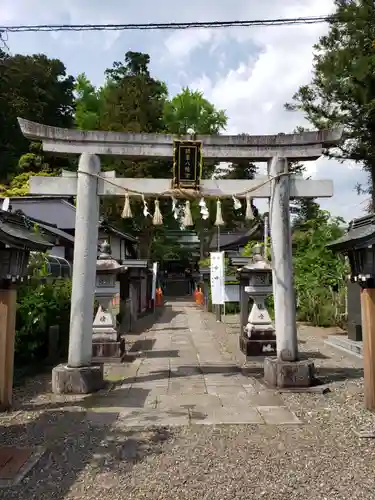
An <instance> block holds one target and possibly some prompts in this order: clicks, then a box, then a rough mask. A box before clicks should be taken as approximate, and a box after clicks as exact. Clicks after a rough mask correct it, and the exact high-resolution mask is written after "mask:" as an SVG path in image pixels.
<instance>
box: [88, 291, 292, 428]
mask: <svg viewBox="0 0 375 500" xmlns="http://www.w3.org/2000/svg"><path fill="white" fill-rule="evenodd" d="M132 351H133V352H134V351H138V354H139V356H138V357H136V359H135V360H134V361H133V362H132V363H129V364H127V365H126V366H118V367H112V368H111V369H110V371H109V373H108V376H109V378H110V379H112V381H113V382H114V387H113V388H112V390H111V391H109V392H108V393H106V394H105V395H103V394H101V395H98V396H97V397H94V398H90V399H89V402H90V407H89V408H87V409H88V410H89V412H88V418H89V419H92V420H93V421H96V420H99V421H100V419H105V418H110V414H112V415H113V416H114V414H116V417H117V420H118V423H119V424H121V425H123V426H141V427H147V426H153V425H158V426H164V425H165V426H167V425H168V426H173V425H177V426H178V425H188V424H208V425H209V424H298V423H300V420H299V419H298V418H297V417H296V416H295V415H294V413H292V411H290V410H289V409H288V408H287V407H286V406H285V403H284V402H283V400H282V399H281V398H280V397H279V396H278V395H276V394H275V393H274V392H273V391H269V390H265V389H264V390H262V389H260V386H259V384H257V383H256V381H255V380H254V379H253V378H251V377H249V376H246V375H244V374H243V373H242V372H241V367H240V366H239V365H236V364H233V361H231V359H230V357H228V356H226V355H225V353H224V352H222V350H221V347H220V344H219V342H218V341H217V340H216V339H215V331H211V330H210V328H209V326H208V324H207V322H206V321H205V320H204V315H203V314H202V312H201V311H200V310H199V309H198V308H197V307H196V306H195V305H194V304H192V303H190V302H185V301H174V302H171V303H170V304H169V305H167V306H166V308H165V311H164V312H163V314H162V316H161V317H160V319H159V320H158V321H157V322H156V323H155V324H154V326H153V327H152V328H151V329H150V330H148V331H147V332H145V333H143V334H142V335H141V336H139V337H138V338H137V340H136V342H135V344H134V345H133V348H132ZM99 414H101V415H99Z"/></svg>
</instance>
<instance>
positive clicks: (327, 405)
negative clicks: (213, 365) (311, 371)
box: [0, 315, 375, 500]
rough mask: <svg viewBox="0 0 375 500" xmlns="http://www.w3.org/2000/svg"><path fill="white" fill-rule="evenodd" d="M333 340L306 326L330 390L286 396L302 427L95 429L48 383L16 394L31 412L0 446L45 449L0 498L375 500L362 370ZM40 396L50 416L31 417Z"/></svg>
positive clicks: (221, 335) (229, 354)
mask: <svg viewBox="0 0 375 500" xmlns="http://www.w3.org/2000/svg"><path fill="white" fill-rule="evenodd" d="M206 321H207V327H209V328H215V333H217V340H218V342H219V344H220V346H221V349H222V351H223V353H224V357H226V358H227V359H228V360H232V361H233V360H234V361H237V362H238V363H241V364H243V358H242V356H241V354H240V353H239V352H238V347H237V346H238V344H237V343H238V337H237V336H236V335H235V334H234V333H233V332H234V329H233V328H230V327H228V328H227V329H226V330H227V331H225V328H224V326H222V325H217V324H216V323H215V322H214V319H213V318H212V317H211V316H209V315H207V316H206ZM326 334H327V332H326V331H324V330H321V329H315V328H310V327H301V328H300V335H299V338H300V340H301V350H303V351H305V352H307V353H308V355H309V356H310V357H311V358H313V359H314V361H315V363H316V366H317V367H318V375H319V376H320V377H321V378H322V379H323V380H324V381H326V382H328V381H329V382H330V384H329V387H330V392H329V393H327V394H324V395H322V394H290V393H287V394H283V395H282V397H283V399H284V400H285V403H286V405H287V406H289V407H290V408H291V409H292V410H293V411H294V412H295V413H296V414H297V416H298V417H300V418H301V419H302V420H303V422H304V423H303V424H302V425H295V426H272V425H259V426H245V425H237V426H234V425H228V426H217V427H212V426H205V425H199V426H189V427H181V428H159V429H148V430H142V429H138V430H137V429H129V428H127V429H125V428H121V422H120V421H117V422H115V416H113V415H99V416H98V418H97V421H95V420H92V419H91V420H90V422H89V421H88V420H87V419H86V415H85V413H84V412H82V411H78V409H75V408H74V406H72V405H74V404H75V402H76V403H77V405H78V404H79V403H80V399H79V398H74V397H69V398H67V397H65V398H58V399H57V398H56V397H54V396H50V395H48V380H49V376H44V377H39V378H36V379H34V380H33V381H30V382H29V384H28V385H27V386H26V387H25V388H24V389H23V390H21V389H20V390H18V393H17V397H18V398H17V400H18V405H19V407H20V408H22V409H23V411H22V412H19V413H17V412H16V413H14V414H11V415H9V416H4V417H2V418H0V425H1V433H0V438H1V442H2V444H5V443H8V444H12V445H17V444H20V445H42V446H45V447H46V448H47V450H46V453H45V455H44V457H43V458H42V459H41V460H40V462H39V463H38V465H37V466H36V467H35V468H34V470H33V471H32V472H31V473H30V474H29V475H28V476H27V478H26V479H25V480H24V481H23V482H22V484H21V485H19V486H17V487H14V488H10V489H3V490H0V499H1V500H2V499H4V500H14V499H24V498H27V499H38V500H44V499H58V500H78V499H81V500H94V499H102V500H107V499H108V500H110V499H111V500H117V499H123V498H124V499H125V498H126V499H130V500H133V499H134V500H140V499H148V500H151V499H157V500H164V499H165V500H185V499H186V500H198V499H199V500H202V499H207V500H239V499H241V500H242V499H244V500H245V499H251V498H254V499H258V498H262V499H263V498H265V499H272V500H279V499H280V500H281V499H282V500H284V499H285V500H286V499H288V500H293V499H299V500H315V499H316V500H318V499H319V500H324V499H327V500H328V499H329V500H333V499H340V500H345V499H352V500H354V499H361V500H363V499H372V498H374V499H375V480H374V476H373V470H374V466H375V440H372V439H363V438H359V437H358V436H357V435H356V431H363V430H371V429H372V428H375V425H374V417H373V414H372V413H370V412H367V411H366V410H364V409H363V378H362V370H361V361H360V360H359V359H357V358H355V357H352V356H346V355H341V354H340V353H339V351H335V350H333V349H332V348H330V347H328V346H326V345H325V344H324V336H325V335H326ZM260 367H261V363H260V362H252V363H249V364H248V366H247V368H248V369H249V371H251V372H252V373H258V372H259V369H260ZM258 383H259V384H260V383H261V382H260V381H258ZM33 393H34V394H36V395H37V399H34V401H36V400H37V401H38V402H39V403H40V402H41V401H43V402H44V404H45V409H44V410H40V411H38V412H36V411H33V405H32V401H30V398H31V395H32V394H33ZM64 406H66V408H65V411H64V410H63V408H64ZM25 410H27V411H25ZM47 410H48V411H47Z"/></svg>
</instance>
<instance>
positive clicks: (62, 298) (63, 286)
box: [15, 259, 71, 366]
mask: <svg viewBox="0 0 375 500" xmlns="http://www.w3.org/2000/svg"><path fill="white" fill-rule="evenodd" d="M42 262H43V259H38V261H37V264H35V262H34V264H35V270H34V272H33V276H32V278H31V281H29V282H27V283H25V284H23V285H22V286H20V287H19V289H18V295H17V315H16V343H15V363H16V365H18V366H19V365H22V364H23V363H27V364H28V363H32V362H40V361H42V360H44V359H45V358H46V356H47V353H48V329H49V327H50V326H53V325H59V327H60V342H61V344H60V346H59V347H60V350H61V354H66V353H67V346H68V330H69V316H70V295H71V281H70V280H68V279H54V280H52V279H50V278H49V277H48V273H47V271H46V268H45V266H43V264H42Z"/></svg>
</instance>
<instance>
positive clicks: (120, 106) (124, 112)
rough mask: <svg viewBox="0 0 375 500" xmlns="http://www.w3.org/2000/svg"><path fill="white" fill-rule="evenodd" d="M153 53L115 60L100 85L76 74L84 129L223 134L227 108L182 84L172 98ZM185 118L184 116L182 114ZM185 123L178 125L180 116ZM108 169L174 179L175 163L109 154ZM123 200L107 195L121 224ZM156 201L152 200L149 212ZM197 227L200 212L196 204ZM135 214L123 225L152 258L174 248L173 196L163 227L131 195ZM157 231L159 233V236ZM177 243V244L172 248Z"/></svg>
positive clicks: (110, 213) (163, 203) (164, 203)
mask: <svg viewBox="0 0 375 500" xmlns="http://www.w3.org/2000/svg"><path fill="white" fill-rule="evenodd" d="M149 62H150V58H149V56H148V55H147V54H141V53H137V52H128V53H127V54H126V55H125V61H124V63H120V62H115V63H114V64H113V68H111V69H108V70H107V71H106V82H105V84H104V86H103V87H102V88H100V89H96V88H95V87H93V86H92V85H91V84H90V82H89V81H88V80H87V78H86V77H85V76H84V75H80V76H79V77H78V78H77V85H76V89H75V90H76V96H77V101H76V123H77V126H78V127H79V128H81V129H88V128H92V127H93V126H94V127H95V128H98V129H101V130H114V131H124V132H151V133H152V132H154V133H155V132H156V133H165V132H170V133H173V134H175V135H179V134H184V133H187V131H188V129H189V128H192V129H193V130H194V131H195V132H196V133H199V134H212V133H218V132H219V131H220V130H222V129H223V128H224V127H225V125H226V116H225V113H224V112H222V111H220V112H219V111H217V110H216V109H215V107H214V106H213V105H212V104H211V103H209V102H208V101H207V100H206V99H204V98H203V96H202V94H201V93H199V92H193V91H190V90H189V89H183V91H182V92H181V94H178V95H177V96H175V97H174V98H173V99H171V100H170V101H168V100H167V98H168V92H167V88H166V86H165V84H164V83H163V82H160V81H158V80H155V79H154V78H152V76H151V75H150V72H149V68H148V66H149ZM181 117H183V118H181ZM180 118H181V123H180V125H178V126H177V125H176V123H177V121H178V120H180ZM214 167H215V166H214V164H209V163H207V162H205V165H204V175H205V176H210V175H212V173H213V170H214ZM103 168H105V169H110V170H115V171H116V173H117V175H118V176H122V177H138V178H141V177H146V178H171V177H172V162H171V161H160V160H142V161H130V160H120V159H115V158H109V159H106V160H104V161H103ZM122 203H123V200H121V199H120V200H119V199H117V200H115V199H113V200H106V201H105V203H104V206H103V209H104V213H105V215H106V216H107V217H108V218H109V219H110V220H112V221H113V222H116V223H117V224H119V223H120V221H119V215H120V213H121V210H122ZM152 205H153V203H152V202H151V201H150V202H149V208H150V211H152V209H153V207H152ZM192 205H193V207H192V210H193V212H194V214H195V213H196V212H197V214H196V215H197V217H195V220H196V221H197V226H198V225H199V223H200V215H199V209H198V207H197V206H195V205H197V204H194V203H193V204H192ZM132 208H133V215H134V217H133V218H132V219H131V220H130V221H129V220H127V221H122V222H121V224H122V225H123V227H124V229H127V230H130V231H133V232H136V233H137V234H138V236H139V238H140V247H141V253H142V255H143V256H145V257H148V256H149V255H150V252H153V253H155V254H157V253H160V251H159V250H160V248H161V246H162V245H164V247H165V248H166V247H168V248H170V249H172V250H173V249H174V245H171V244H170V242H169V240H168V238H167V235H166V234H163V231H164V232H165V231H167V230H168V229H179V221H176V220H175V219H174V217H173V214H172V212H171V200H168V199H161V200H160V208H161V210H162V213H163V217H164V224H163V227H161V228H160V227H159V228H155V227H154V226H153V225H152V221H151V218H149V217H148V218H145V217H144V216H143V214H142V205H141V203H140V202H137V201H135V200H134V199H132ZM154 236H155V238H154ZM172 247H173V248H172Z"/></svg>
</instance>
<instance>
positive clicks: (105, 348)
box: [92, 339, 125, 363]
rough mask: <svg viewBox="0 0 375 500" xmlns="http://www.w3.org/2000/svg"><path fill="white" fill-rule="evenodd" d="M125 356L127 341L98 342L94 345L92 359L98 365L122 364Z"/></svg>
mask: <svg viewBox="0 0 375 500" xmlns="http://www.w3.org/2000/svg"><path fill="white" fill-rule="evenodd" d="M124 354H125V341H124V339H121V340H120V341H110V340H104V339H102V340H99V341H98V340H96V341H95V342H93V343H92V359H93V361H94V362H96V363H121V362H122V360H123V358H124Z"/></svg>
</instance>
